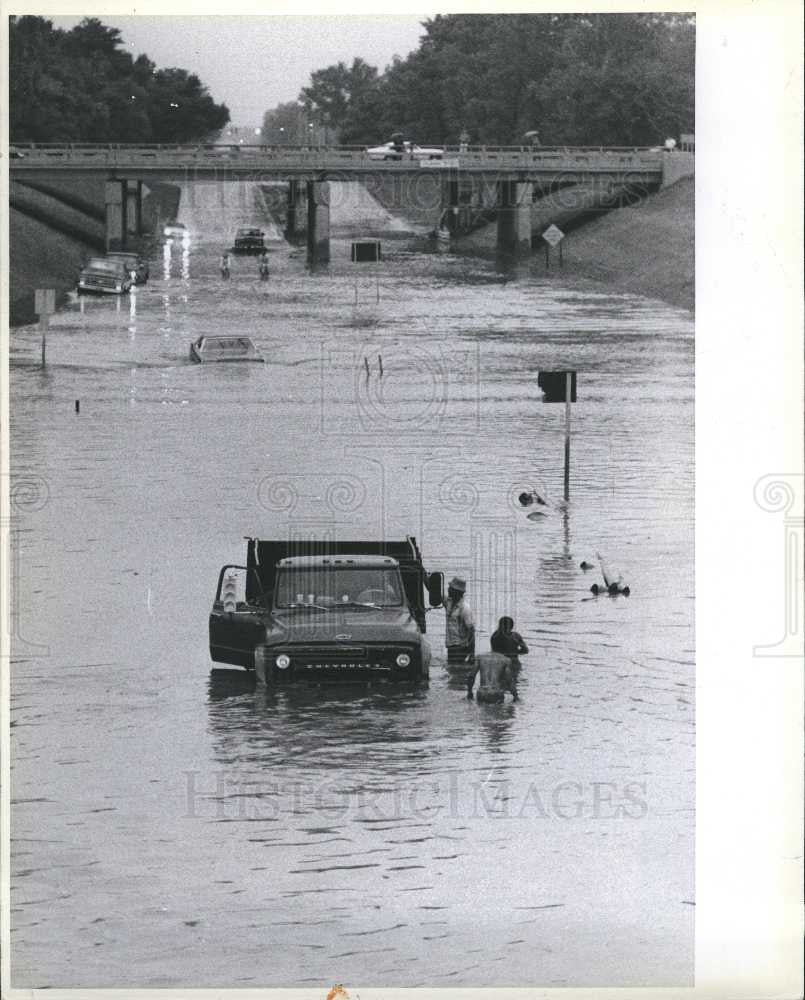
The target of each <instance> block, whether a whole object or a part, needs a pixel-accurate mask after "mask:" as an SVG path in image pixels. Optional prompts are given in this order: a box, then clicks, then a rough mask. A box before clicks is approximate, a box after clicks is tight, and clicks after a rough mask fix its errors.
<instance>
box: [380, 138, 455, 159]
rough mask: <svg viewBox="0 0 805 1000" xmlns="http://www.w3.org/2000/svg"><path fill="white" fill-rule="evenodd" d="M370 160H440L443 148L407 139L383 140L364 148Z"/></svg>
mask: <svg viewBox="0 0 805 1000" xmlns="http://www.w3.org/2000/svg"><path fill="white" fill-rule="evenodd" d="M366 153H367V155H368V156H369V159H370V160H441V158H442V157H443V156H444V150H443V149H441V148H440V147H439V146H417V145H416V143H413V142H408V141H407V140H395V139H392V140H391V141H390V142H384V143H383V145H382V146H370V147H369V148H368V149H367V150H366Z"/></svg>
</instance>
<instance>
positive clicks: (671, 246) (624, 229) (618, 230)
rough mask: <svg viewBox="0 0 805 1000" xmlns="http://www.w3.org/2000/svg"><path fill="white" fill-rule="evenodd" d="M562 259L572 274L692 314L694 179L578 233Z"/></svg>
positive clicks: (572, 238)
mask: <svg viewBox="0 0 805 1000" xmlns="http://www.w3.org/2000/svg"><path fill="white" fill-rule="evenodd" d="M564 260H565V269H566V271H567V273H568V274H580V275H583V276H584V277H588V278H593V279H595V280H596V281H600V282H601V283H602V284H605V285H607V286H609V287H614V288H619V289H622V290H623V291H626V292H633V293H634V294H635V295H645V296H646V297H648V298H654V299H662V300H663V301H665V302H669V303H671V305H675V306H680V307H682V308H683V309H690V310H691V311H693V310H694V308H695V304H696V303H695V231H694V180H693V178H692V177H687V178H684V179H683V180H680V181H677V182H676V184H672V185H671V186H670V187H667V188H664V189H663V190H661V191H658V192H657V194H652V195H649V196H648V197H647V198H645V199H644V200H642V201H640V202H638V203H637V204H635V205H630V206H628V207H626V208H618V209H615V210H614V211H612V212H608V213H607V214H606V215H602V216H600V217H598V218H596V219H594V220H593V221H591V222H588V223H587V224H585V225H584V226H582V227H581V228H580V229H577V230H575V231H574V232H572V233H571V234H570V235H569V236H568V237H567V241H566V243H565V247H564Z"/></svg>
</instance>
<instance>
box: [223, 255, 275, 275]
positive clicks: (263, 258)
mask: <svg viewBox="0 0 805 1000" xmlns="http://www.w3.org/2000/svg"><path fill="white" fill-rule="evenodd" d="M231 267H232V257H231V255H230V253H229V251H228V250H224V252H223V253H222V254H221V277H222V278H223V279H224V280H226V279H227V278H229V276H230V274H231ZM257 271H258V274H259V275H260V279H261V281H266V280H267V279H268V276H269V273H270V272H269V267H268V252H267V251H266V250H263V252H262V253H261V254H260V256H259V257H258V258H257Z"/></svg>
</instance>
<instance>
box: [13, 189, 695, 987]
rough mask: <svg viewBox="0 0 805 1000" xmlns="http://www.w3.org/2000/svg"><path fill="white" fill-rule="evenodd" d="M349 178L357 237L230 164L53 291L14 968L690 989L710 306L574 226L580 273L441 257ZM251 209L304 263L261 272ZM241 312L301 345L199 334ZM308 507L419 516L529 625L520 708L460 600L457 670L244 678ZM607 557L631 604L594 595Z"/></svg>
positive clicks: (108, 974) (187, 980)
mask: <svg viewBox="0 0 805 1000" xmlns="http://www.w3.org/2000/svg"><path fill="white" fill-rule="evenodd" d="M334 188H335V189H336V190H335V192H334V196H333V243H332V253H333V260H332V262H331V265H330V267H329V268H327V269H323V270H320V271H317V272H313V273H311V271H310V270H308V268H307V267H306V264H305V258H304V254H303V252H301V251H299V250H297V249H295V248H293V247H291V246H290V245H288V244H287V243H285V242H284V241H283V240H282V237H281V234H280V232H279V230H278V229H277V227H276V226H275V225H273V223H271V222H270V220H267V219H266V218H265V214H264V213H265V203H264V201H263V198H262V194H261V192H260V190H259V189H258V188H257V187H256V186H250V185H235V184H232V185H231V186H230V187H224V188H223V189H222V188H218V187H215V186H214V185H202V184H199V185H197V186H196V187H195V188H194V189H193V190H192V191H190V190H187V191H185V193H184V196H183V200H182V210H181V211H182V214H181V216H180V217H181V218H182V219H183V220H184V221H186V222H187V224H188V226H189V227H190V230H191V232H192V237H191V240H190V242H189V244H188V245H187V246H186V247H183V246H182V245H181V244H166V245H165V247H164V248H163V249H162V250H161V251H160V252H159V253H158V254H157V255H156V256H155V257H154V259H153V260H152V263H151V280H150V281H149V283H148V284H147V285H145V286H142V287H140V288H138V289H137V290H136V292H134V293H133V294H132V295H131V296H125V297H123V298H122V299H120V300H115V299H97V298H96V299H86V300H85V301H83V302H78V301H76V302H74V303H72V304H71V305H69V306H68V307H67V308H65V309H64V310H63V311H62V312H61V313H59V314H58V315H57V316H56V317H54V319H53V322H52V324H51V328H50V332H49V335H48V341H47V367H46V369H44V370H42V369H41V368H40V367H39V352H40V337H39V333H38V331H37V330H36V329H34V328H26V329H21V330H17V331H15V332H14V334H13V337H12V347H11V391H12V426H11V440H12V449H13V450H12V455H11V461H12V474H13V482H12V487H13V489H12V493H13V502H14V514H15V519H14V533H13V544H14V552H15V554H16V557H17V561H16V564H15V566H14V568H13V571H14V574H15V577H14V578H15V581H16V602H17V603H16V627H15V640H14V650H13V652H14V658H13V663H12V676H11V687H12V701H11V717H12V723H11V724H12V727H13V728H12V730H11V733H12V752H13V760H12V766H13V770H12V800H13V806H12V831H11V832H12V871H11V905H12V928H11V931H12V938H11V940H12V956H11V958H12V980H13V984H14V985H15V986H18V987H23V986H27V987H84V988H89V987H110V986H119V987H123V986H131V987H148V986H152V987H157V986H164V987H178V986H187V987H190V986H198V987H202V986H208V987H222V986H232V987H237V986H254V987H257V986H265V987H268V986H274V987H276V986H305V985H307V986H309V987H310V988H311V989H313V986H314V985H315V987H316V990H315V991H314V992H313V993H312V995H316V996H318V995H319V992H318V987H319V986H329V985H332V983H334V982H342V983H345V984H350V985H355V986H361V985H362V986H367V987H368V986H417V985H422V984H433V985H436V986H453V987H460V986H465V985H479V986H526V985H544V986H574V985H575V986H580V985H591V986H592V985H605V984H609V985H613V986H640V985H657V986H658V985H674V984H690V983H691V982H692V976H693V924H694V913H695V910H694V887H693V872H694V865H693V860H694V854H693V847H694V841H693V835H694V813H693V809H694V638H693V621H694V614H693V612H694V581H693V484H694V479H693V398H694V397H693V324H692V319H691V317H690V315H689V314H688V313H685V312H683V311H680V310H676V309H673V308H670V307H667V306H665V305H663V304H661V303H658V302H654V301H649V300H646V299H641V298H637V297H633V296H628V295H619V294H607V293H606V292H605V290H602V289H601V288H600V287H597V286H594V285H592V284H588V283H584V282H582V281H580V280H577V279H574V277H573V274H572V242H569V244H568V249H567V251H566V254H565V260H566V265H567V266H566V268H565V272H564V273H562V274H561V275H560V274H558V273H557V272H555V271H551V272H550V273H549V274H548V275H546V274H545V272H544V262H543V259H542V258H541V257H534V258H533V259H531V260H528V261H526V262H524V263H521V264H519V265H517V267H515V268H513V269H509V270H505V269H502V268H501V267H500V266H498V265H496V264H495V263H494V262H492V261H487V260H481V259H471V258H463V257H460V256H453V255H450V254H447V255H435V254H432V253H427V252H425V243H424V241H423V239H422V234H421V232H416V231H412V229H411V228H410V227H407V226H406V224H405V223H404V222H402V221H401V220H399V219H397V220H394V219H391V218H390V217H389V215H388V213H387V212H386V211H385V210H384V209H382V208H381V207H380V206H379V205H377V203H375V202H374V201H373V200H372V199H371V198H369V197H368V196H367V195H366V194H365V193H363V194H361V193H360V189H358V188H357V187H356V186H353V185H343V186H340V187H337V188H336V186H335V185H334ZM252 222H258V223H261V224H264V228H266V229H267V231H268V234H269V242H270V247H271V254H270V256H271V277H270V280H268V281H267V282H261V281H259V280H258V277H257V263H256V260H255V259H254V258H244V259H235V260H234V261H233V273H232V277H231V279H230V280H229V281H228V282H224V281H222V280H221V278H220V276H219V274H218V257H219V255H220V252H221V250H222V248H223V246H224V245H225V244H226V243H227V242H229V241H230V240H231V235H232V233H233V230H234V228H235V227H236V226H237V225H238V224H242V223H252ZM358 234H360V235H369V234H375V235H377V234H379V235H380V236H381V238H382V239H383V241H384V252H385V260H384V261H383V263H382V265H381V266H380V268H378V269H376V270H373V268H372V266H371V265H352V264H350V262H349V241H350V238H352V237H354V236H355V235H358ZM358 266H360V268H361V270H360V271H359V272H358V271H357V267H358ZM356 277H357V280H356ZM219 332H226V333H245V334H248V335H249V336H251V337H252V338H253V340H254V342H255V344H256V345H257V347H258V348H259V349H260V351H261V352H262V353H263V354H264V355H265V358H266V363H265V364H264V365H245V366H237V365H232V366H225V365H224V366H214V365H212V366H201V365H194V364H192V363H191V362H190V361H189V359H188V348H189V345H190V342H191V340H193V339H195V338H196V337H198V336H200V335H201V334H205V333H219ZM378 356H381V357H382V363H383V376H382V378H381V376H380V374H379V360H378ZM364 359H366V360H367V361H368V362H369V369H370V374H369V376H368V378H367V375H366V370H365V364H364ZM554 368H573V369H576V370H578V373H579V374H578V402H577V403H576V404H574V406H573V413H572V453H571V454H572V475H571V498H570V502H569V504H567V505H564V503H563V501H562V461H563V440H564V438H563V435H564V406H562V405H552V404H546V403H543V402H542V398H541V393H540V391H539V390H538V389H537V386H536V378H537V373H538V371H539V370H541V369H554ZM76 400H79V401H80V413H76V412H75V402H76ZM527 487H533V488H537V489H539V490H540V491H541V492H542V493H543V494H544V495H545V496H547V498H548V501H549V503H548V506H547V508H546V513H545V514H544V516H541V517H539V518H538V519H536V520H528V519H527V518H526V517H525V516H524V514H523V512H522V510H521V509H519V508H518V506H517V504H516V496H517V494H518V493H520V492H521V490H522V489H524V488H527ZM289 531H293V532H294V533H298V534H306V535H308V536H315V535H316V534H320V533H326V532H329V533H331V534H335V535H336V536H338V535H339V534H340V535H341V537H345V538H348V537H352V538H361V537H370V538H375V537H378V538H379V537H387V538H402V537H404V536H405V535H406V534H412V535H415V536H416V537H417V539H418V540H419V544H420V547H421V549H422V552H423V556H424V559H425V562H426V565H427V567H428V568H429V569H431V570H433V569H441V570H443V571H444V572H445V573H446V574H447V575H448V577H449V576H452V575H453V574H456V573H458V574H460V575H463V576H465V577H466V578H467V580H468V599H469V601H470V603H471V605H472V606H473V608H474V610H475V614H476V618H477V620H478V625H479V630H480V647H481V648H482V649H486V648H488V638H489V634H490V633H491V631H492V630H493V628H494V626H495V623H496V620H497V618H498V617H499V616H500V615H502V614H510V615H512V617H514V619H515V621H516V627H517V628H518V630H519V631H520V632H521V633H522V634H523V636H524V638H525V640H526V642H527V643H528V645H529V646H530V650H531V651H530V654H529V655H528V656H527V657H524V667H523V671H522V676H521V679H520V696H521V698H520V701H519V702H517V703H515V704H513V703H511V701H510V700H509V699H507V702H506V704H505V705H503V706H481V705H477V704H476V703H475V702H472V701H468V700H467V699H466V697H465V695H464V690H463V687H462V684H461V680H460V678H459V679H456V678H451V677H449V676H448V674H447V672H446V669H445V665H444V656H443V654H444V649H443V635H444V620H443V613H442V612H441V611H439V610H436V611H434V612H432V613H431V614H430V615H429V617H428V637H429V639H430V641H431V644H432V646H433V650H434V662H433V664H432V668H431V683H430V688H429V689H428V690H419V691H399V692H395V691H390V690H386V689H384V688H377V689H373V690H361V689H358V690H338V689H335V690H333V689H326V688H325V689H321V690H315V689H314V690H312V691H295V690H289V691H281V692H278V693H276V694H261V693H256V692H255V691H254V689H253V684H252V683H251V682H250V681H249V679H248V677H247V675H246V674H245V672H243V671H239V670H237V669H233V670H231V671H227V670H222V671H218V670H215V671H212V670H211V663H210V660H209V654H208V650H207V645H206V641H207V635H206V630H207V614H208V611H209V606H210V602H211V600H212V596H213V593H214V589H215V584H216V581H217V574H218V570H219V568H220V567H221V565H223V564H224V563H227V562H234V563H238V562H242V561H243V558H244V556H245V542H244V541H243V536H245V535H256V536H260V537H263V538H271V537H286V536H287V534H288V532H289ZM597 553H600V554H601V556H602V557H603V558H604V560H605V564H606V566H607V569H608V571H609V573H610V575H612V576H618V575H622V576H623V579H624V581H625V582H628V583H629V585H630V587H631V596H630V597H628V598H624V597H619V598H610V597H600V598H597V599H596V598H593V597H592V595H591V594H590V592H589V587H590V585H591V583H592V582H594V581H595V580H598V581H599V582H600V580H601V577H600V573H599V571H598V570H597V569H596V570H592V571H589V572H584V571H582V570H581V569H580V563H581V562H582V560H586V561H588V562H591V563H594V564H595V565H596V566H598V565H599V557H598V555H597Z"/></svg>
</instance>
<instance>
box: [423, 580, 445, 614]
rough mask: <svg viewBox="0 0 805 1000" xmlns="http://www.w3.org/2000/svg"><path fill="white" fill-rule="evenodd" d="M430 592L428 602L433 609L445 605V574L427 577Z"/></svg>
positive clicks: (426, 581) (426, 582) (426, 583)
mask: <svg viewBox="0 0 805 1000" xmlns="http://www.w3.org/2000/svg"><path fill="white" fill-rule="evenodd" d="M425 586H426V587H427V590H428V602H429V604H430V606H431V607H432V608H438V607H439V605H441V604H444V573H429V574H428V575H427V576H426V577H425Z"/></svg>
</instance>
